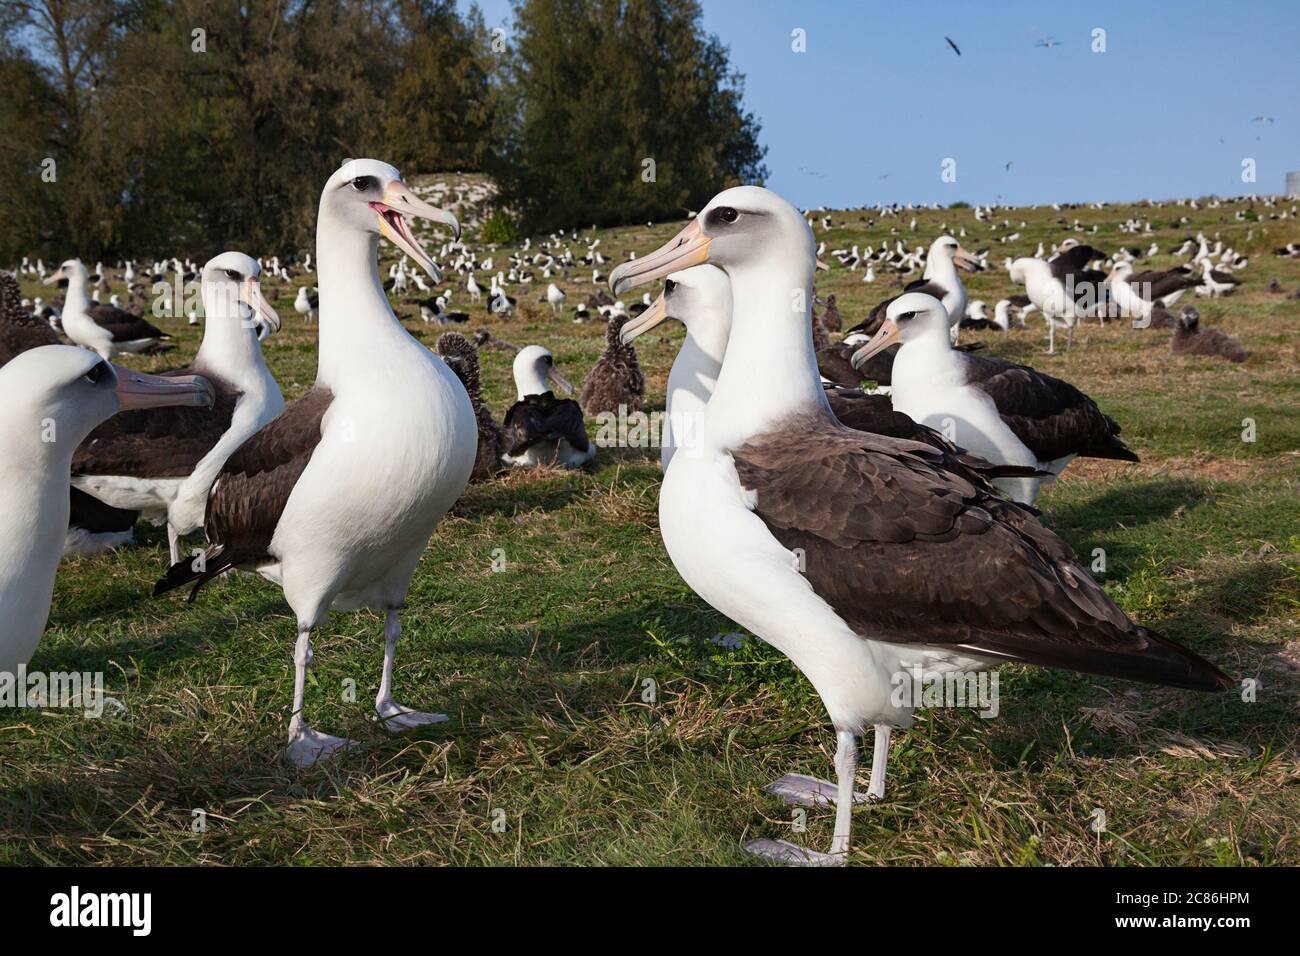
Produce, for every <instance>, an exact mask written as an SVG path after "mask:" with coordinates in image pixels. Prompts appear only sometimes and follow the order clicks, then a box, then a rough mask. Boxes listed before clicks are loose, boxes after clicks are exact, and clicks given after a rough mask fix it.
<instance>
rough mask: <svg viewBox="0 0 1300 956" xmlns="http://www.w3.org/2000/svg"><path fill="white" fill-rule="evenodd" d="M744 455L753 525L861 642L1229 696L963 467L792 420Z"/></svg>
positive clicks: (945, 457)
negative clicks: (798, 567)
mask: <svg viewBox="0 0 1300 956" xmlns="http://www.w3.org/2000/svg"><path fill="white" fill-rule="evenodd" d="M791 435H798V436H799V439H798V440H791V438H790V436H791ZM733 458H734V460H735V464H736V471H737V474H738V476H739V478H740V483H741V485H742V486H743V487H744V488H745V489H747V490H749V491H751V492H752V493H753V494H754V496H755V504H754V511H755V513H756V514H757V515H758V516H759V517H760V518H762V520H763V521H764V522H765V523H766V524H767V526H768V528H769V529H770V530H771V532H772V534H773V535H774V536H775V537H776V538H777V539H778V540H779V541H780V542H781V543H782V544H783V545H785V546H786V547H788V548H791V549H794V548H801V549H803V555H804V567H805V569H806V570H805V572H804V573H805V575H806V577H807V578H808V581H809V583H810V584H811V585H812V587H813V590H814V591H816V593H817V594H818V595H819V596H820V597H821V598H822V599H823V600H825V601H826V602H827V603H828V604H829V605H830V606H831V607H832V608H834V609H835V611H836V613H838V614H839V615H840V617H841V618H843V619H844V621H845V622H846V623H847V624H848V625H849V626H850V627H851V628H853V630H855V631H856V632H857V633H859V634H861V635H863V636H864V637H870V638H873V639H876V640H884V641H890V642H895V643H902V644H926V645H932V646H936V647H943V648H950V649H956V650H960V651H964V652H966V653H970V654H973V655H976V656H985V657H992V658H999V659H1006V660H1015V661H1022V662H1025V663H1031V664H1041V665H1045V666H1052V667H1065V668H1069V669H1072V670H1078V671H1083V672H1085V673H1091V674H1103V675H1109V676H1115V677H1127V678H1131V679H1135V680H1145V681H1152V682H1155V683H1163V684H1171V685H1175V686H1180V687H1191V688H1197V689H1206V690H1209V689H1217V688H1219V687H1222V686H1226V685H1227V680H1228V679H1227V677H1226V676H1225V675H1224V674H1223V673H1222V672H1220V671H1219V670H1218V669H1217V668H1215V667H1214V666H1213V665H1211V664H1209V663H1208V662H1206V661H1204V660H1202V659H1201V658H1200V657H1198V656H1196V655H1195V654H1193V653H1191V652H1190V651H1188V650H1186V649H1185V648H1182V647H1180V646H1179V645H1177V644H1174V643H1173V642H1172V641H1169V640H1167V639H1165V638H1163V637H1161V636H1160V635H1158V634H1155V633H1153V632H1151V631H1149V630H1147V629H1146V628H1144V627H1141V626H1139V625H1137V624H1135V623H1133V622H1132V621H1131V620H1129V618H1128V617H1127V616H1126V615H1125V614H1124V612H1123V611H1121V610H1120V609H1119V608H1118V607H1117V606H1116V605H1115V603H1114V602H1113V601H1112V600H1111V599H1110V598H1109V597H1108V596H1107V595H1106V593H1105V592H1104V591H1103V590H1102V589H1101V588H1100V587H1099V586H1098V585H1097V584H1096V582H1094V581H1093V580H1092V579H1091V578H1090V577H1089V576H1088V574H1087V573H1086V572H1085V571H1084V570H1083V568H1082V567H1080V565H1079V564H1078V562H1077V561H1076V560H1075V558H1074V555H1073V553H1072V552H1071V551H1070V548H1069V547H1068V546H1067V545H1066V544H1065V542H1064V541H1062V540H1061V539H1060V538H1058V537H1057V536H1056V535H1054V534H1053V533H1052V532H1051V531H1049V530H1047V529H1046V528H1045V527H1043V525H1042V524H1041V523H1040V522H1039V521H1038V519H1037V518H1036V517H1035V515H1034V513H1033V511H1032V510H1030V509H1027V508H1024V507H1021V506H1020V505H1017V504H1014V503H1012V502H1009V501H1006V500H1005V499H1002V498H1000V497H998V496H997V495H996V494H995V493H994V492H993V491H992V489H991V488H990V487H989V486H988V485H987V484H986V483H985V481H984V480H983V478H982V476H980V475H979V474H978V473H977V472H976V471H975V470H974V469H972V468H970V467H967V466H966V465H965V464H963V463H962V461H960V460H958V459H956V458H955V457H954V456H952V455H949V454H946V453H944V452H942V451H939V450H936V449H934V448H931V447H929V446H925V445H919V444H917V443H914V442H904V441H899V440H896V439H889V438H884V437H881V436H876V435H871V434H867V433H865V432H855V431H852V430H850V429H847V428H844V427H842V426H839V425H836V424H834V423H831V422H829V421H826V420H824V419H821V418H817V419H813V420H807V421H798V422H793V423H785V424H784V425H783V427H782V428H780V429H779V430H777V431H774V432H773V433H772V434H771V435H768V436H760V437H758V438H756V439H754V440H752V441H750V442H749V443H747V444H746V445H744V446H742V447H741V448H738V449H736V450H735V451H734V452H733Z"/></svg>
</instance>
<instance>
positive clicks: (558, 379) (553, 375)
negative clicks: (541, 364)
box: [546, 366, 573, 395]
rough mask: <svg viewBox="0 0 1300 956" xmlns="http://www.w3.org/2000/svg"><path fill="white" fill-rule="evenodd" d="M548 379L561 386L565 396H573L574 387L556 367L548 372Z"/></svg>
mask: <svg viewBox="0 0 1300 956" xmlns="http://www.w3.org/2000/svg"><path fill="white" fill-rule="evenodd" d="M546 377H547V378H549V379H550V380H551V381H552V382H554V383H555V384H556V385H557V386H559V388H560V391H562V392H564V394H565V395H572V394H573V386H572V385H570V384H569V380H568V379H567V378H565V377H564V376H563V375H561V374H560V373H559V372H557V371H556V370H555V367H554V366H552V367H551V368H549V369H547V370H546Z"/></svg>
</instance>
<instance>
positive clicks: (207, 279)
mask: <svg viewBox="0 0 1300 956" xmlns="http://www.w3.org/2000/svg"><path fill="white" fill-rule="evenodd" d="M260 275H261V266H259V265H258V263H257V260H256V259H254V258H252V257H251V256H246V255H244V254H243V253H242V252H223V253H222V254H221V255H219V256H216V257H215V258H213V259H211V260H210V261H209V262H208V263H207V264H206V265H205V266H204V267H203V271H202V273H201V284H200V294H201V295H202V298H203V311H204V315H205V323H204V328H203V341H202V342H201V343H199V351H198V354H197V355H195V356H194V361H193V362H191V363H190V364H189V365H188V366H186V367H184V368H181V369H177V370H176V371H174V372H164V373H163V374H164V375H191V374H197V375H202V376H203V377H204V378H206V379H207V380H208V381H209V382H211V383H212V385H213V387H214V388H215V389H216V393H217V400H216V404H215V405H214V406H213V408H212V409H211V410H203V411H196V410H195V409H190V408H168V409H159V410H156V411H140V412H132V413H127V414H122V415H115V416H113V417H112V418H110V419H109V420H108V421H106V422H105V423H104V424H102V425H100V426H99V427H98V428H96V429H95V430H94V431H93V432H91V433H90V437H89V438H87V439H86V441H85V442H83V443H82V445H81V447H80V448H78V449H77V453H76V454H75V455H73V457H72V484H73V487H75V488H79V489H81V490H82V491H84V492H86V493H87V494H90V495H93V496H94V497H96V498H98V499H99V500H100V501H103V502H104V503H105V504H108V505H112V506H113V507H115V508H122V509H129V510H134V511H139V512H141V513H142V514H143V515H144V517H145V518H146V519H147V520H150V521H154V522H158V523H165V524H166V525H167V541H168V547H169V550H170V552H171V563H172V564H175V563H176V562H177V561H179V560H180V559H181V557H180V539H181V537H182V536H184V535H187V534H189V533H190V532H192V531H195V530H196V529H198V528H199V527H201V526H202V525H203V513H204V510H205V508H206V507H207V501H208V491H209V489H211V487H212V482H213V481H214V480H215V479H216V477H217V474H218V473H219V472H220V471H221V467H222V466H223V465H224V464H225V463H226V459H227V458H229V457H230V456H231V454H232V453H233V452H234V451H235V449H237V448H238V447H239V446H240V445H242V444H243V443H244V442H245V441H246V440H247V439H248V438H249V437H250V436H251V435H253V434H254V433H255V432H257V431H258V430H259V429H260V428H261V427H262V426H263V425H265V424H266V423H267V422H269V421H270V420H271V419H273V418H275V417H276V416H277V415H279V414H280V413H281V412H283V411H284V397H283V396H282V395H281V394H280V386H279V385H277V384H276V381H275V378H274V377H273V376H272V375H271V373H270V371H269V370H268V369H267V367H266V362H265V361H264V360H263V357H262V347H261V343H260V341H259V339H258V326H259V325H262V324H265V325H266V326H268V327H270V328H273V329H278V328H279V327H280V317H279V316H278V315H277V314H276V312H275V309H273V308H271V305H270V303H268V302H267V301H266V299H265V297H264V296H263V295H262V291H261V287H260V285H259V282H258V279H259V276H260Z"/></svg>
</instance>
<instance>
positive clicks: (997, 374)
mask: <svg viewBox="0 0 1300 956" xmlns="http://www.w3.org/2000/svg"><path fill="white" fill-rule="evenodd" d="M947 331H948V316H947V315H946V314H944V308H943V306H942V305H941V304H940V303H939V301H938V300H937V299H935V298H934V297H933V296H929V295H925V294H924V293H920V292H909V293H907V294H906V295H903V296H900V297H899V298H897V299H895V300H894V301H893V302H892V303H890V305H889V309H888V311H887V312H886V314H885V321H884V323H883V324H882V325H881V327H880V330H879V331H878V332H877V333H876V335H875V337H874V338H873V339H872V340H871V341H870V342H868V343H867V344H866V345H864V346H862V348H861V349H859V350H858V351H857V352H856V353H854V356H853V362H854V367H855V368H856V367H857V364H858V363H859V362H861V363H863V364H864V365H865V363H866V362H868V361H869V360H870V359H871V357H872V356H874V355H876V354H878V353H880V352H882V351H883V350H884V349H887V348H889V347H890V346H891V345H894V344H897V343H901V344H902V348H900V349H899V350H898V354H897V355H896V356H895V357H894V366H893V368H892V369H891V382H892V388H891V390H890V398H891V399H892V401H893V405H894V410H895V411H899V412H903V413H904V414H906V415H909V416H911V417H912V418H913V419H915V420H916V421H918V422H921V423H922V424H925V425H929V426H930V427H931V428H937V429H939V430H940V431H942V432H943V433H944V434H945V435H946V436H947V437H948V438H949V439H950V440H951V441H953V442H955V443H956V444H958V445H960V446H961V447H962V448H965V449H967V450H968V451H970V452H972V453H973V454H976V455H979V456H980V457H981V458H985V459H987V460H988V461H991V462H993V463H994V464H999V465H1000V464H1007V465H1023V466H1027V467H1030V468H1036V469H1038V470H1041V471H1043V472H1048V473H1050V474H1051V475H1052V476H1053V477H1055V476H1056V475H1059V474H1060V473H1061V472H1062V471H1064V470H1065V467H1066V465H1068V464H1069V463H1070V462H1071V461H1073V460H1074V459H1075V458H1076V457H1078V456H1080V455H1082V456H1083V457H1085V458H1109V459H1114V460H1118V461H1138V456H1137V455H1135V454H1134V453H1133V452H1132V451H1131V450H1130V449H1129V448H1128V446H1127V445H1125V444H1124V442H1122V441H1121V440H1120V438H1119V432H1120V428H1119V425H1118V424H1117V423H1116V422H1115V420H1114V419H1112V418H1110V417H1109V416H1107V415H1104V414H1103V413H1102V411H1101V409H1099V408H1098V407H1097V403H1096V402H1094V401H1093V400H1092V399H1091V398H1089V397H1088V396H1087V395H1085V394H1084V393H1083V392H1081V391H1079V390H1078V389H1077V388H1075V387H1074V386H1073V385H1071V384H1070V383H1069V382H1064V381H1062V380H1061V379H1059V378H1055V377H1053V376H1051V375H1046V374H1044V373H1043V372H1040V371H1038V370H1037V369H1033V368H1030V367H1029V366H1027V365H1017V364H1015V363H1014V362H1008V361H1007V360H1006V359H1001V358H995V357H993V356H987V355H975V354H971V353H969V352H959V351H957V350H956V349H954V348H953V347H952V343H951V341H950V340H949V338H948V335H947ZM1040 481H1041V478H1039V477H1038V476H1027V477H1014V478H1012V477H1007V478H997V479H994V482H993V483H994V484H995V485H996V486H997V487H999V488H1001V489H1002V490H1003V491H1004V492H1006V493H1007V494H1008V495H1010V496H1011V497H1012V498H1014V499H1015V500H1016V501H1019V502H1020V503H1022V504H1028V505H1032V504H1033V503H1034V500H1035V499H1036V498H1037V497H1038V486H1039V483H1040Z"/></svg>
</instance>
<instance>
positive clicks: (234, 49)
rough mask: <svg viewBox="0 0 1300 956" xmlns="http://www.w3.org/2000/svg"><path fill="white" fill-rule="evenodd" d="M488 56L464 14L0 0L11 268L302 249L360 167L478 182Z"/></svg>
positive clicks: (381, 3)
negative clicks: (328, 192) (463, 173)
mask: <svg viewBox="0 0 1300 956" xmlns="http://www.w3.org/2000/svg"><path fill="white" fill-rule="evenodd" d="M195 31H202V32H201V33H196V32H195ZM485 49H486V45H485V40H484V31H483V28H482V21H481V17H479V15H478V14H477V11H474V12H472V13H471V15H470V17H469V18H467V19H464V20H462V19H461V18H460V17H459V16H458V15H457V13H456V10H455V5H454V3H453V2H451V0H279V2H276V0H183V2H174V0H0V79H3V80H4V81H5V95H4V96H0V129H3V130H4V131H5V137H4V139H5V140H8V141H9V142H8V143H6V144H5V145H4V146H0V171H3V172H4V173H5V180H6V182H7V183H9V184H11V185H12V186H13V189H12V190H11V189H9V188H6V189H5V191H4V193H3V195H2V196H0V215H3V219H2V220H0V262H5V263H11V261H12V260H13V258H14V257H15V256H17V255H20V254H28V255H45V256H47V257H52V256H53V257H61V256H63V255H69V254H72V253H74V252H75V253H76V254H78V255H81V256H83V257H87V258H98V257H100V256H111V255H124V256H131V255H159V254H177V255H194V256H206V255H211V254H213V253H215V252H218V251H220V250H221V249H224V248H242V249H247V250H250V251H254V252H265V253H269V252H272V251H275V252H281V253H284V252H291V251H294V250H297V251H300V252H301V251H305V250H306V249H309V248H310V247H311V245H312V243H313V242H314V235H313V228H314V223H315V216H316V202H317V199H318V192H317V190H318V189H319V186H320V183H322V182H323V181H324V180H325V179H326V177H327V176H328V175H329V174H330V173H331V172H332V171H333V170H334V169H336V168H337V167H338V164H339V162H340V161H342V160H343V159H345V158H347V157H349V156H363V155H374V156H378V157H381V158H385V159H388V160H390V161H393V162H394V163H395V164H397V165H399V168H404V169H405V170H406V171H407V172H408V173H415V172H425V171H435V170H438V169H443V168H449V167H454V168H462V169H478V168H481V165H482V158H483V153H484V151H485V150H487V149H488V148H490V144H489V142H488V139H487V137H488V133H489V132H490V128H491V112H490V110H491V93H490V90H489V87H490V84H491V80H490V77H489V75H488V67H489V66H490V65H491V64H490V63H489V62H487V61H485V62H483V63H481V64H480V63H478V62H477V59H476V58H478V57H479V56H480V55H482V51H484V50H485ZM46 157H49V158H52V159H54V161H55V170H56V176H57V178H56V181H55V182H54V183H45V182H42V180H41V172H42V167H41V162H42V160H43V159H45V158H46Z"/></svg>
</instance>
